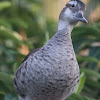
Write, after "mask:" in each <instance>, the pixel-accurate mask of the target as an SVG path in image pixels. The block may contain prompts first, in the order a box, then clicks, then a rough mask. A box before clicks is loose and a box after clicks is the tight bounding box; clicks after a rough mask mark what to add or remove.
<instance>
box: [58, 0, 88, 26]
mask: <svg viewBox="0 0 100 100" xmlns="http://www.w3.org/2000/svg"><path fill="white" fill-rule="evenodd" d="M85 9H86V7H85V4H84V3H83V2H82V1H80V0H70V1H69V2H68V3H67V4H66V5H65V7H64V8H63V10H62V11H61V13H60V16H59V20H61V21H67V22H68V23H69V24H72V25H76V24H77V23H78V21H81V22H83V23H88V21H87V20H86V19H85V18H84V17H83V14H84V11H85Z"/></svg>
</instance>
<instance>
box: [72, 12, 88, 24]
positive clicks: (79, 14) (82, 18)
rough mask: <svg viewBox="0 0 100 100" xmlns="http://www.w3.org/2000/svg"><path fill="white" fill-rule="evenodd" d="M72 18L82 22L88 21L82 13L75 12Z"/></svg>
mask: <svg viewBox="0 0 100 100" xmlns="http://www.w3.org/2000/svg"><path fill="white" fill-rule="evenodd" d="M74 18H75V19H76V20H78V21H81V22H83V23H88V21H87V20H86V19H85V18H84V17H83V15H82V13H77V14H76V16H74Z"/></svg>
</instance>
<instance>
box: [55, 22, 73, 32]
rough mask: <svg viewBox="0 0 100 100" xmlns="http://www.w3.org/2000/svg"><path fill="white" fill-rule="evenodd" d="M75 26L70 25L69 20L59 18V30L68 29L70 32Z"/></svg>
mask: <svg viewBox="0 0 100 100" xmlns="http://www.w3.org/2000/svg"><path fill="white" fill-rule="evenodd" d="M73 27H74V25H70V24H69V23H68V21H63V20H59V22H58V29H57V31H61V30H66V31H67V32H68V33H69V34H70V33H71V31H72V29H73Z"/></svg>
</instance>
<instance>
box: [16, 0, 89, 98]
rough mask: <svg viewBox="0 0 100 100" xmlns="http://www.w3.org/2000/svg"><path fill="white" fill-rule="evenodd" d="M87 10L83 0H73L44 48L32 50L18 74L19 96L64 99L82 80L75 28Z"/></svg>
mask: <svg viewBox="0 0 100 100" xmlns="http://www.w3.org/2000/svg"><path fill="white" fill-rule="evenodd" d="M85 10H86V6H85V4H84V3H83V2H82V1H81V0H70V1H69V2H68V3H67V4H66V5H65V7H64V8H63V9H62V11H61V13H60V15H59V21H58V28H57V32H56V33H55V35H54V36H53V37H52V38H51V39H50V40H49V41H48V42H47V43H46V44H45V45H44V46H43V47H41V48H38V49H36V50H33V51H31V52H30V53H29V54H28V55H27V56H26V58H25V59H24V61H23V62H22V64H21V65H20V66H19V68H18V69H17V71H16V73H15V75H14V88H15V90H16V92H17V94H18V98H19V100H64V99H66V98H68V97H69V96H70V95H71V94H72V93H73V92H74V91H75V88H76V87H77V84H78V82H79V76H80V71H79V65H78V62H77V59H76V56H75V52H74V48H73V44H72V39H71V32H72V30H73V28H74V27H75V25H76V24H77V23H78V22H79V21H80V22H83V23H88V21H87V20H86V19H85V17H84V16H83V14H84V11H85Z"/></svg>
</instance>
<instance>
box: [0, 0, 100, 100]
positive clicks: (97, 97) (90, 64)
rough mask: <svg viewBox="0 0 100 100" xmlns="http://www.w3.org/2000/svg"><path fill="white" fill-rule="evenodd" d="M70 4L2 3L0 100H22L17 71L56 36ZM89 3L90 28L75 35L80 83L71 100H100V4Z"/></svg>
mask: <svg viewBox="0 0 100 100" xmlns="http://www.w3.org/2000/svg"><path fill="white" fill-rule="evenodd" d="M68 1H69V0H0V100H18V98H17V94H16V92H15V90H14V87H13V78H14V73H15V71H16V69H17V68H18V67H19V65H20V64H21V62H22V60H23V59H24V57H25V56H26V55H27V54H28V53H29V51H30V50H33V49H35V48H40V47H41V46H43V45H44V44H45V43H46V42H47V41H48V40H49V39H50V38H51V37H52V36H53V35H54V34H55V32H56V30H57V23H58V18H59V13H60V11H61V10H62V8H63V7H64V6H65V4H66V3H67V2H68ZM82 1H83V2H84V3H86V6H87V10H86V12H85V17H86V18H87V19H88V21H89V24H81V23H79V24H78V25H77V26H76V27H75V28H74V30H73V32H72V40H73V45H74V50H75V52H76V57H77V60H78V62H79V66H80V71H81V75H80V81H79V84H78V86H77V89H76V90H75V93H74V94H73V95H72V96H71V97H69V98H68V99H67V100H100V0H82Z"/></svg>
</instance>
